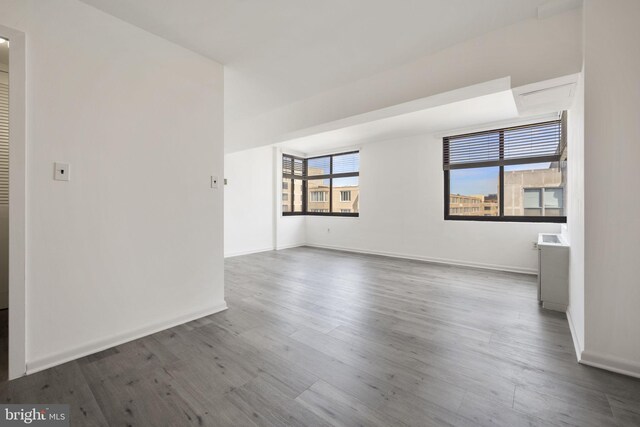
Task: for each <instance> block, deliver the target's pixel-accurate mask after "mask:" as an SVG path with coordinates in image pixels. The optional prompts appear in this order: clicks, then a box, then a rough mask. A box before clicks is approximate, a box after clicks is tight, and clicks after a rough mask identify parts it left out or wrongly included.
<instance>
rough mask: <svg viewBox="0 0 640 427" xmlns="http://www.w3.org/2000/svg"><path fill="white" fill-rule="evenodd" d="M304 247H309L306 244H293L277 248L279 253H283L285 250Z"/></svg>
mask: <svg viewBox="0 0 640 427" xmlns="http://www.w3.org/2000/svg"><path fill="white" fill-rule="evenodd" d="M302 246H308V245H307V244H306V243H292V244H290V245H281V246H278V247H277V248H276V250H277V251H281V250H283V249H291V248H300V247H302Z"/></svg>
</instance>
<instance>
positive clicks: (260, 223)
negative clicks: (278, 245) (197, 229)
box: [224, 147, 276, 256]
mask: <svg viewBox="0 0 640 427" xmlns="http://www.w3.org/2000/svg"><path fill="white" fill-rule="evenodd" d="M224 170H225V178H227V180H228V184H227V185H225V186H224V198H225V199H224V219H225V221H224V254H225V256H235V255H244V254H249V253H253V252H261V251H267V250H271V249H274V233H273V226H274V222H273V221H274V215H275V213H274V197H275V196H274V191H273V189H274V180H275V179H276V178H275V171H274V161H273V148H272V147H261V148H257V149H255V150H246V151H240V152H237V153H233V154H228V155H226V156H225V157H224Z"/></svg>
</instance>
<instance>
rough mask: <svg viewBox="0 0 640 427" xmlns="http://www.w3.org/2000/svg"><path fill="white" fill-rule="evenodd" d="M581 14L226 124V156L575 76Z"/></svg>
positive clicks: (524, 27)
mask: <svg viewBox="0 0 640 427" xmlns="http://www.w3.org/2000/svg"><path fill="white" fill-rule="evenodd" d="M581 46H582V14H581V11H580V10H572V11H569V12H566V13H563V14H560V15H556V16H552V17H550V18H546V19H530V20H527V21H523V22H519V23H517V24H514V25H511V26H509V27H505V28H502V29H499V30H496V31H492V32H490V33H487V34H485V35H483V36H480V37H477V38H474V39H471V40H468V41H465V42H462V43H459V44H457V45H455V46H452V47H450V48H447V49H444V50H442V51H440V52H437V53H435V54H433V55H429V56H425V57H423V58H420V59H419V60H416V61H413V62H410V63H408V64H405V65H402V66H400V67H396V68H392V69H390V70H387V71H385V72H382V73H378V74H375V75H372V76H368V77H366V78H363V79H361V80H358V81H355V82H353V83H351V84H348V85H345V86H341V87H338V88H335V89H333V90H330V91H327V92H323V93H320V94H318V95H315V96H313V97H311V98H308V99H304V100H301V101H299V102H296V103H293V104H290V105H287V106H284V107H281V108H278V109H276V110H272V111H269V112H267V113H264V114H261V115H258V116H255V117H253V118H250V119H246V120H241V121H234V122H232V123H228V124H227V126H226V129H225V149H226V150H227V152H232V151H238V150H242V149H246V148H250V147H257V146H260V145H267V144H271V143H273V142H277V141H279V140H281V138H282V137H283V136H284V135H287V134H289V133H292V132H294V131H297V130H300V129H305V128H308V127H312V126H316V125H320V124H323V123H327V122H331V121H334V120H338V119H342V118H345V117H350V116H353V115H356V114H361V113H366V112H369V111H372V110H377V109H380V108H385V107H389V106H392V105H396V104H400V103H403V102H407V101H411V100H414V99H419V98H423V97H427V96H430V95H434V94H438V93H443V92H447V91H450V90H454V89H458V88H461V87H467V86H471V85H473V84H477V83H483V82H486V81H490V80H494V79H498V78H502V77H506V76H510V77H511V82H512V84H513V86H514V87H518V86H522V85H525V84H528V83H535V82H539V81H543V80H547V79H551V78H555V77H558V76H564V75H568V74H573V73H577V72H579V71H580V70H581V67H582V49H581Z"/></svg>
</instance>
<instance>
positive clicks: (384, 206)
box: [307, 135, 560, 272]
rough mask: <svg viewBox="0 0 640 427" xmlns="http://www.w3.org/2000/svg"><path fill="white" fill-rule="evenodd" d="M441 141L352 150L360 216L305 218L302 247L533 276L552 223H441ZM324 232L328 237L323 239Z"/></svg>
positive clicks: (431, 138)
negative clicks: (536, 245)
mask: <svg viewBox="0 0 640 427" xmlns="http://www.w3.org/2000/svg"><path fill="white" fill-rule="evenodd" d="M443 191H444V174H443V171H442V139H441V138H436V137H434V136H432V135H422V136H417V137H410V138H405V139H400V140H390V141H384V142H378V143H371V144H365V145H363V147H362V148H361V150H360V210H361V212H360V217H358V218H346V217H318V216H309V217H307V243H308V244H309V245H318V246H327V247H333V248H340V249H348V250H356V251H364V252H373V253H380V254H388V255H395V256H402V257H408V258H416V259H424V260H431V261H441V262H447V263H455V264H462V265H470V266H479V267H488V268H496V269H504V270H513V271H522V272H535V271H536V269H537V267H536V266H537V251H535V250H534V249H533V248H532V243H533V242H534V241H537V237H538V233H540V232H559V230H560V226H559V225H557V224H535V223H500V222H496V223H488V222H474V221H445V220H444V197H443ZM328 229H329V230H330V232H328Z"/></svg>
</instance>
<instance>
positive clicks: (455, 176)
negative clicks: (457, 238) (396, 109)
mask: <svg viewBox="0 0 640 427" xmlns="http://www.w3.org/2000/svg"><path fill="white" fill-rule="evenodd" d="M566 158H567V150H566V114H565V113H563V114H562V117H561V118H560V119H559V120H553V121H549V122H544V123H536V124H530V125H524V126H518V127H511V128H504V129H494V130H490V131H485V132H477V133H472V134H467V135H458V136H450V137H446V138H444V139H443V169H444V177H445V179H444V181H445V198H444V205H445V212H444V215H445V219H447V220H474V221H523V222H524V221H527V222H566V213H565V209H564V199H565V192H566V188H565V183H566Z"/></svg>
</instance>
